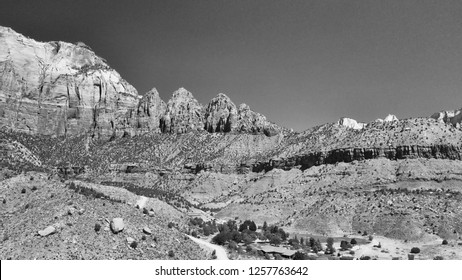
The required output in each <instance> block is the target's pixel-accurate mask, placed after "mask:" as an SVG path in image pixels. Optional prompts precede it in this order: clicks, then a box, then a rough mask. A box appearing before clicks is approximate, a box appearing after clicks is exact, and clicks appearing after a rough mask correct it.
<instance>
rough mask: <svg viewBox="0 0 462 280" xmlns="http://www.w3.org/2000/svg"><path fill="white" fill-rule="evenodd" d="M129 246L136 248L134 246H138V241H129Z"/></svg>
mask: <svg viewBox="0 0 462 280" xmlns="http://www.w3.org/2000/svg"><path fill="white" fill-rule="evenodd" d="M130 247H132V248H133V249H136V247H138V242H136V241H133V242H132V243H130Z"/></svg>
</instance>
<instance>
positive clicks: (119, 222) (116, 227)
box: [111, 218, 125, 233]
mask: <svg viewBox="0 0 462 280" xmlns="http://www.w3.org/2000/svg"><path fill="white" fill-rule="evenodd" d="M124 228H125V224H124V220H123V219H122V218H114V219H112V222H111V230H112V232H113V233H118V232H121V231H122V230H124Z"/></svg>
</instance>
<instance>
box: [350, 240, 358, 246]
mask: <svg viewBox="0 0 462 280" xmlns="http://www.w3.org/2000/svg"><path fill="white" fill-rule="evenodd" d="M350 244H351V245H356V244H358V241H356V239H354V238H353V239H351V241H350Z"/></svg>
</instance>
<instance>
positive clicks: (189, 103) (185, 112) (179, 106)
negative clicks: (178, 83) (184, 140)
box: [160, 88, 204, 133]
mask: <svg viewBox="0 0 462 280" xmlns="http://www.w3.org/2000/svg"><path fill="white" fill-rule="evenodd" d="M160 129H161V131H162V132H167V133H186V132H189V131H202V130H204V108H203V106H202V105H201V104H199V102H198V101H197V100H196V99H195V98H194V96H193V95H192V93H191V92H189V91H187V90H186V89H185V88H180V89H178V90H177V91H175V92H174V93H173V96H172V98H171V99H170V100H169V101H168V103H167V109H166V111H165V115H164V116H163V117H162V118H161V120H160Z"/></svg>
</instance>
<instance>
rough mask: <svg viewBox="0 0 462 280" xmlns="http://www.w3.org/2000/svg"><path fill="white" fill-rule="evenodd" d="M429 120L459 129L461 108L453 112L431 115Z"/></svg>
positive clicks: (461, 125) (461, 124) (461, 114)
mask: <svg viewBox="0 0 462 280" xmlns="http://www.w3.org/2000/svg"><path fill="white" fill-rule="evenodd" d="M430 118H433V119H435V120H437V121H440V122H444V123H447V124H452V125H453V126H455V127H458V128H460V127H462V108H461V109H459V110H454V111H441V112H437V113H434V114H433V115H431V116H430Z"/></svg>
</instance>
